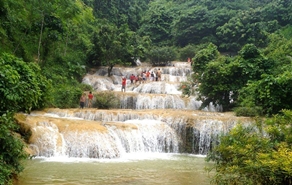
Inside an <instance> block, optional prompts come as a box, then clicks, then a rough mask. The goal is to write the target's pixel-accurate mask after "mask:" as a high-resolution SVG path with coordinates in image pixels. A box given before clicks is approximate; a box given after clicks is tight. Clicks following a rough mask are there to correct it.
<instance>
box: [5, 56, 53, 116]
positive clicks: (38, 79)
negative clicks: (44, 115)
mask: <svg viewBox="0 0 292 185" xmlns="http://www.w3.org/2000/svg"><path fill="white" fill-rule="evenodd" d="M0 77H1V78H0V79H1V80H0V96H1V97H2V98H1V99H0V112H1V113H2V112H5V111H7V110H9V111H15V112H17V111H25V112H30V111H31V110H33V109H37V108H43V107H44V106H46V104H47V100H48V99H49V89H50V82H49V81H48V80H47V79H46V78H45V77H44V76H43V75H42V74H41V72H40V68H39V67H38V66H37V65H36V64H34V63H25V62H23V61H22V60H21V59H19V58H16V57H14V56H12V55H9V54H6V53H3V54H2V55H1V56H0Z"/></svg>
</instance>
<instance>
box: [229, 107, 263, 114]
mask: <svg viewBox="0 0 292 185" xmlns="http://www.w3.org/2000/svg"><path fill="white" fill-rule="evenodd" d="M233 111H234V112H235V115H236V116H246V117H256V116H262V115H263V113H262V108H261V107H256V106H255V107H236V108H235V109H234V110H233Z"/></svg>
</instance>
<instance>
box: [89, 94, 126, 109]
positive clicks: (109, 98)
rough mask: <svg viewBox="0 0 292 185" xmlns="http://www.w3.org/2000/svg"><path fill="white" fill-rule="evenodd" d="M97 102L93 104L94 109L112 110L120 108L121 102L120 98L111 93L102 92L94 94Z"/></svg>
mask: <svg viewBox="0 0 292 185" xmlns="http://www.w3.org/2000/svg"><path fill="white" fill-rule="evenodd" d="M94 97H95V101H94V102H93V107H96V108H99V109H112V108H119V107H120V101H119V99H118V97H117V96H116V95H115V94H114V93H113V92H110V91H101V92H97V93H94Z"/></svg>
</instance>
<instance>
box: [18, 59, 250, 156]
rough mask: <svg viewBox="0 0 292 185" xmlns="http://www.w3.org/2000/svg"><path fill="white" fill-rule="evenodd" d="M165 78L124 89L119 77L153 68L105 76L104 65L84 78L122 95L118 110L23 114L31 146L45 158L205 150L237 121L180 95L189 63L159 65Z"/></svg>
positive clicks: (116, 71)
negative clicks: (161, 66) (201, 109)
mask: <svg viewBox="0 0 292 185" xmlns="http://www.w3.org/2000/svg"><path fill="white" fill-rule="evenodd" d="M160 69H162V71H163V75H162V81H159V82H157V81H153V82H147V83H143V84H136V85H134V84H130V81H129V80H128V86H127V91H126V92H125V93H121V92H120V91H121V77H122V76H126V77H129V75H131V74H134V75H137V74H138V73H139V72H141V71H142V70H155V69H154V68H148V69H147V68H142V67H139V68H114V70H113V76H112V77H107V76H106V75H107V74H106V73H105V70H104V69H103V68H101V69H99V70H97V71H96V72H95V73H94V74H88V75H86V76H85V77H84V80H83V83H87V84H90V85H92V86H93V88H94V89H95V90H96V91H101V90H112V91H114V92H117V94H119V97H121V98H120V100H121V108H122V109H115V110H100V109H94V108H85V109H63V110H61V109H48V110H46V111H43V112H33V113H31V114H30V115H25V116H19V117H18V119H19V123H20V124H21V125H22V127H23V128H25V129H26V130H30V131H31V136H30V139H29V143H30V144H29V148H30V152H31V154H32V155H35V156H42V157H60V156H61V157H77V158H117V157H122V156H123V155H125V154H127V153H149V152H151V153H154V152H159V153H162V152H163V153H193V154H202V155H205V154H207V153H208V151H209V150H210V148H211V147H212V146H214V145H215V144H216V143H217V142H218V135H219V134H221V133H226V132H228V131H229V129H230V128H232V127H234V125H236V124H237V122H238V121H239V120H241V122H242V123H248V122H250V120H248V119H246V118H237V117H235V116H233V114H232V113H219V112H216V110H218V108H215V107H214V106H212V105H210V106H209V107H208V108H207V109H205V110H204V111H199V110H197V109H198V108H199V107H200V105H201V102H199V101H197V100H196V99H195V97H188V98H186V97H182V95H181V92H180V91H179V90H178V86H179V84H180V82H181V81H183V80H186V78H187V75H189V74H190V73H191V70H190V66H189V64H188V63H175V66H171V67H163V68H160Z"/></svg>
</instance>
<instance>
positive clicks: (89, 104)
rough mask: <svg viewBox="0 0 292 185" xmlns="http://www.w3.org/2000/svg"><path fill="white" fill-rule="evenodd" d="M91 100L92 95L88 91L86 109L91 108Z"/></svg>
mask: <svg viewBox="0 0 292 185" xmlns="http://www.w3.org/2000/svg"><path fill="white" fill-rule="evenodd" d="M92 100H93V94H92V92H91V91H90V92H89V94H88V108H91V107H92Z"/></svg>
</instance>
